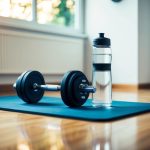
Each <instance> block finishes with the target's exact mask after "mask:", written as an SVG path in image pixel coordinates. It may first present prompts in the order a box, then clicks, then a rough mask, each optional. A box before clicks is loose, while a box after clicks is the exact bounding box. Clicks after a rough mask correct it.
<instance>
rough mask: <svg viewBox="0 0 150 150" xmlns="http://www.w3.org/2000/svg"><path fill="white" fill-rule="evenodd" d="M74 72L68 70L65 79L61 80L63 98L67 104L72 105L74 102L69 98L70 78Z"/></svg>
mask: <svg viewBox="0 0 150 150" xmlns="http://www.w3.org/2000/svg"><path fill="white" fill-rule="evenodd" d="M73 73H74V71H68V72H66V73H65V74H64V76H63V79H62V81H61V91H60V94H61V98H62V100H63V102H64V104H65V105H67V106H72V105H73V104H72V102H71V101H70V100H69V98H68V82H69V80H70V77H71V75H72V74H73Z"/></svg>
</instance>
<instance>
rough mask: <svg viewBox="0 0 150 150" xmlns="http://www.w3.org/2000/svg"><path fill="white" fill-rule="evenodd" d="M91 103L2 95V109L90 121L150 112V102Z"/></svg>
mask: <svg viewBox="0 0 150 150" xmlns="http://www.w3.org/2000/svg"><path fill="white" fill-rule="evenodd" d="M91 105H92V104H91V100H87V102H86V103H85V104H84V105H83V106H82V107H80V108H69V107H67V106H65V105H64V104H63V102H62V100H61V98H56V97H43V99H42V100H41V101H40V102H39V103H37V104H26V103H24V102H23V101H22V100H21V99H19V98H18V97H17V96H2V97H0V110H7V111H14V112H22V113H29V114H37V115H45V116H55V117H63V118H72V119H80V120H89V121H110V120H115V119H120V118H124V117H128V116H132V115H137V114H140V113H144V112H150V103H139V102H125V101H113V103H112V107H110V108H103V107H100V108H93V107H92V106H91Z"/></svg>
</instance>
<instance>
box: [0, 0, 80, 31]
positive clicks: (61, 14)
mask: <svg viewBox="0 0 150 150" xmlns="http://www.w3.org/2000/svg"><path fill="white" fill-rule="evenodd" d="M80 4H81V0H0V16H2V17H7V18H13V19H14V20H16V19H19V20H24V21H27V22H31V23H34V24H35V23H37V24H44V25H46V26H48V25H52V26H61V27H67V28H68V27H69V28H73V29H77V30H81V29H79V27H80V26H81V25H79V23H80V21H79V20H81V18H80V16H81V14H79V13H80V12H81V11H80V8H79V7H80Z"/></svg>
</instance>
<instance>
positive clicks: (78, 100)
mask: <svg viewBox="0 0 150 150" xmlns="http://www.w3.org/2000/svg"><path fill="white" fill-rule="evenodd" d="M81 84H84V85H89V82H88V80H87V78H86V77H85V75H84V74H83V73H82V72H81V71H76V72H74V73H73V74H72V76H71V78H70V80H69V83H68V93H69V95H68V97H69V99H72V102H73V103H74V106H75V107H80V106H82V105H83V104H84V103H85V102H86V100H87V99H88V97H89V93H88V92H82V91H81V89H80V85H81ZM70 87H72V88H70Z"/></svg>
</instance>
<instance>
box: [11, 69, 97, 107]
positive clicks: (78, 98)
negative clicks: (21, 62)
mask: <svg viewBox="0 0 150 150" xmlns="http://www.w3.org/2000/svg"><path fill="white" fill-rule="evenodd" d="M13 87H14V88H15V89H16V92H17V95H18V96H19V97H20V98H21V99H22V100H23V101H25V102H27V103H37V102H38V101H40V100H41V99H42V97H43V95H44V91H60V92H61V98H62V100H63V102H64V103H65V104H66V105H67V106H70V107H79V106H81V105H83V104H84V103H85V102H86V100H87V99H88V97H89V93H94V92H95V91H96V88H94V87H91V86H89V82H88V80H87V78H86V76H85V75H84V74H83V73H82V72H81V71H69V72H67V73H65V74H64V76H63V79H62V82H61V85H46V84H45V81H44V78H43V75H42V74H41V73H40V72H39V71H26V72H24V73H22V74H21V75H20V76H19V77H18V79H17V81H16V83H14V85H13Z"/></svg>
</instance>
